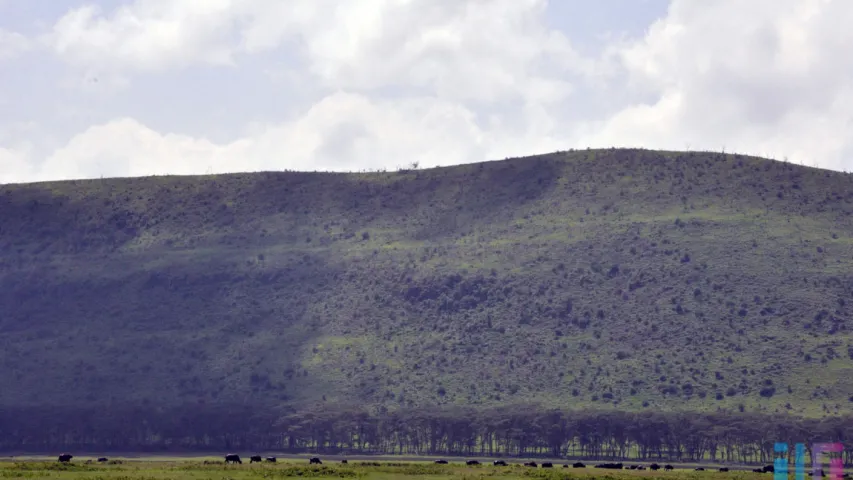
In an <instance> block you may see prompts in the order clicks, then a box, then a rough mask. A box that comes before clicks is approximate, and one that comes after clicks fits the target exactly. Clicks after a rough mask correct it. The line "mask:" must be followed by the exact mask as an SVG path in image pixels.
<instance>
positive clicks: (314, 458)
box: [308, 457, 323, 465]
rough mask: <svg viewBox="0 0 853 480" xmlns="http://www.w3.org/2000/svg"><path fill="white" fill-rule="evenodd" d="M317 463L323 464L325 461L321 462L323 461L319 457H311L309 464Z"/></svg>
mask: <svg viewBox="0 0 853 480" xmlns="http://www.w3.org/2000/svg"><path fill="white" fill-rule="evenodd" d="M315 463H316V464H317V465H322V464H323V462H321V461H320V459H319V458H317V457H311V459H310V460H308V464H309V465H313V464H315Z"/></svg>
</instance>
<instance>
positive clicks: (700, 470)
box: [694, 467, 705, 472]
mask: <svg viewBox="0 0 853 480" xmlns="http://www.w3.org/2000/svg"><path fill="white" fill-rule="evenodd" d="M694 470H696V471H697V472H704V471H705V469H704V468H702V467H696V468H694Z"/></svg>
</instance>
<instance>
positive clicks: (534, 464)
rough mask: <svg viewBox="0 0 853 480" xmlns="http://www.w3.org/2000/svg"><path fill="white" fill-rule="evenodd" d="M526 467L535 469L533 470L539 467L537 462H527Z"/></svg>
mask: <svg viewBox="0 0 853 480" xmlns="http://www.w3.org/2000/svg"><path fill="white" fill-rule="evenodd" d="M524 466H525V467H533V468H536V467H537V465H536V462H525V464H524Z"/></svg>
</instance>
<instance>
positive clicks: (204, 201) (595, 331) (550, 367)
mask: <svg viewBox="0 0 853 480" xmlns="http://www.w3.org/2000/svg"><path fill="white" fill-rule="evenodd" d="M851 212H853V177H851V176H849V175H846V174H842V173H836V172H829V171H823V170H817V169H811V168H805V167H800V166H796V165H791V164H785V163H781V162H775V161H770V160H764V159H758V158H751V157H739V156H733V155H721V154H712V153H690V154H687V153H675V152H652V151H641V150H606V151H578V152H571V153H559V154H552V155H545V156H539V157H531V158H524V159H513V160H507V161H500V162H489V163H484V164H472V165H464V166H456V167H449V168H440V169H431V170H425V171H416V172H405V173H383V174H379V173H369V174H327V173H322V174H321V173H260V174H241V175H213V176H200V177H148V178H135V179H108V180H87V181H76V182H52V183H40V184H29V185H7V186H2V187H0V218H2V222H1V223H0V312H2V313H0V367H2V368H0V384H2V385H4V386H5V387H7V388H3V389H0V405H10V406H11V405H46V406H49V405H77V404H80V405H83V404H104V405H107V404H114V405H116V404H119V405H121V404H142V405H145V404H157V405H176V404H186V403H196V402H198V403H207V404H210V403H216V402H247V403H250V404H254V405H259V406H260V405H267V404H281V403H292V404H301V405H304V404H307V403H311V402H317V401H323V400H324V399H325V400H326V401H328V402H335V401H358V402H364V403H367V404H371V405H375V406H377V407H380V408H382V407H384V408H388V409H393V408H396V407H397V406H400V405H424V404H454V403H455V404H462V403H468V404H475V405H489V404H496V403H501V402H517V401H525V400H538V401H543V402H545V403H550V404H553V405H559V406H562V407H589V406H601V407H606V406H608V405H610V406H615V407H616V408H620V409H627V410H642V409H645V408H647V409H687V410H716V409H718V408H725V409H732V410H736V409H738V408H739V406H741V405H742V406H743V408H744V409H746V410H747V411H755V410H761V411H766V412H774V411H786V410H787V411H790V412H795V413H801V414H805V415H809V416H819V415H823V414H827V413H837V412H849V411H851V407H853V403H851V402H850V401H848V397H850V396H851V395H853V377H851V376H850V375H849V374H850V373H851V371H853V361H851V359H850V356H849V355H848V346H849V345H850V344H851V338H850V328H851V327H853V325H849V324H847V322H848V321H850V314H851V302H853V298H851V292H853V277H852V276H851V275H850V271H851V264H853V217H851V215H850V214H851ZM8 387H11V388H8ZM789 387H790V391H789ZM762 389H765V394H766V393H767V392H768V390H767V389H775V391H774V393H773V395H772V397H769V398H766V397H762V396H761V395H760V392H761V390H762ZM717 394H721V396H722V398H721V399H717V398H716V395H717Z"/></svg>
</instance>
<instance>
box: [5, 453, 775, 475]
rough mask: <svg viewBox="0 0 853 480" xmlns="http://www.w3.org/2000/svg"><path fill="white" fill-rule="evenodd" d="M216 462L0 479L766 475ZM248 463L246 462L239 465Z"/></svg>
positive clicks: (12, 467)
mask: <svg viewBox="0 0 853 480" xmlns="http://www.w3.org/2000/svg"><path fill="white" fill-rule="evenodd" d="M204 461H208V462H211V461H213V462H221V459H220V458H218V457H217V458H213V457H211V458H209V459H201V458H194V459H164V458H160V459H156V460H155V459H130V460H129V459H124V460H122V461H121V462H122V463H121V464H113V465H107V464H85V463H83V462H81V461H77V460H76V459H75V461H74V462H73V463H71V464H64V465H63V464H59V463H58V462H55V461H48V460H43V461H34V460H28V461H20V460H18V461H8V462H3V461H0V478H53V479H69V480H70V479H74V480H83V479H87V480H101V479H103V480H119V479H121V480H154V479H164V480H165V479H175V480H178V479H193V480H226V479H233V480H238V479H262V478H271V479H275V478H359V479H366V480H391V479H406V478H411V479H418V480H451V479H459V480H463V479H464V480H474V479H495V480H511V479H525V478H527V479H529V478H534V479H535V478H541V479H554V480H557V479H565V480H570V479H577V480H596V479H599V480H651V479H666V480H741V479H754V478H764V477H767V476H770V475H771V474H755V473H752V472H746V471H731V472H722V473H721V472H716V471H704V472H696V471H693V470H692V469H686V468H676V469H675V470H673V471H670V472H663V471H659V472H652V471H649V470H645V471H634V470H601V469H594V468H584V469H572V468H569V469H565V468H561V465H560V464H555V468H553V469H545V468H541V467H538V468H531V467H525V466H522V465H521V464H520V463H518V464H514V463H510V465H509V466H506V467H496V466H492V465H491V464H483V465H479V466H467V465H465V464H464V462H451V463H450V464H448V465H435V464H432V463H430V462H393V461H392V462H365V464H363V463H362V462H359V461H354V462H351V463H349V464H347V465H341V464H340V463H328V464H323V465H319V466H318V465H308V464H307V461H306V460H300V461H295V460H286V461H284V462H282V461H279V462H277V463H275V464H246V463H244V464H243V465H224V464H222V463H216V464H205V463H204ZM244 462H248V459H244Z"/></svg>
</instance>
